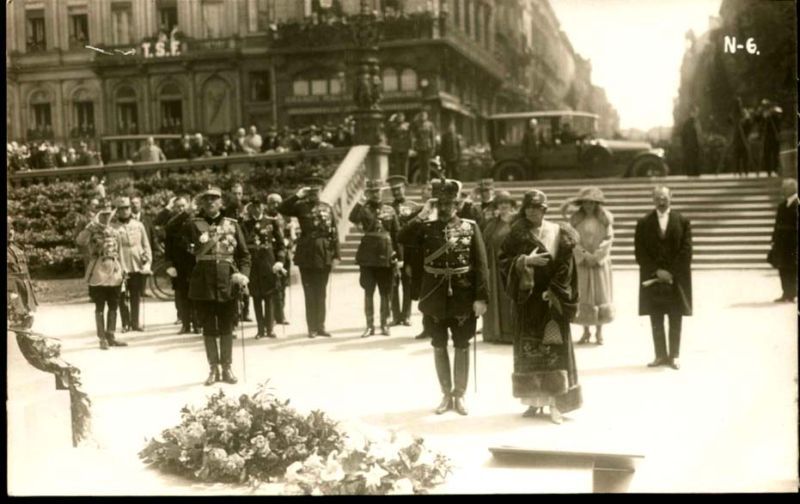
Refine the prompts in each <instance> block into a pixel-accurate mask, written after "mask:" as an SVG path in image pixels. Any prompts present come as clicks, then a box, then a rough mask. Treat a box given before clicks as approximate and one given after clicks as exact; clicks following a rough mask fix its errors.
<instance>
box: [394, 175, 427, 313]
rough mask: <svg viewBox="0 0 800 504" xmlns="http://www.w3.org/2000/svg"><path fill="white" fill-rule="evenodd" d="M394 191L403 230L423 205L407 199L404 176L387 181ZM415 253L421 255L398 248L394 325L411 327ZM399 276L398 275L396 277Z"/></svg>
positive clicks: (411, 249) (407, 249)
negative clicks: (412, 275) (412, 260)
mask: <svg viewBox="0 0 800 504" xmlns="http://www.w3.org/2000/svg"><path fill="white" fill-rule="evenodd" d="M386 181H387V182H388V183H389V188H390V189H391V191H392V198H393V200H392V208H394V211H395V213H396V214H397V219H398V222H399V224H400V227H401V228H402V227H403V226H405V225H406V224H408V222H409V221H410V220H411V219H413V218H414V217H415V216H416V215H417V214H418V213H419V212H420V211H421V210H422V205H420V204H419V203H416V202H414V201H410V200H408V199H406V186H407V185H408V180H407V179H406V178H405V177H404V176H402V175H395V176H392V177H389V178H388V179H386ZM415 253H417V254H418V253H419V252H418V250H417V249H414V248H413V247H404V246H402V245H399V246H398V255H399V257H398V266H399V267H398V269H399V270H400V271H399V273H400V274H399V280H400V281H399V282H395V283H394V287H393V289H392V317H393V319H394V321H393V323H392V325H404V326H410V325H411V261H410V260H409V259H413V258H414V256H415ZM396 276H397V275H396ZM401 286H402V288H403V294H402V303H401V298H400V287H401Z"/></svg>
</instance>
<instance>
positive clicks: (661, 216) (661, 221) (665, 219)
mask: <svg viewBox="0 0 800 504" xmlns="http://www.w3.org/2000/svg"><path fill="white" fill-rule="evenodd" d="M669 211H670V209H669V208H667V209H666V211H664V212H663V213H662V212H659V211H658V210H656V215H657V216H658V227H659V228H660V229H661V233H662V234H665V233H666V232H667V224H668V223H669Z"/></svg>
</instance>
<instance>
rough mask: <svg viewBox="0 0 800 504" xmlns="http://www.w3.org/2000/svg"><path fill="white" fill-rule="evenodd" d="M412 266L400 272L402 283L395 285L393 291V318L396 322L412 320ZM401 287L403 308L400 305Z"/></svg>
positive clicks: (404, 267)
mask: <svg viewBox="0 0 800 504" xmlns="http://www.w3.org/2000/svg"><path fill="white" fill-rule="evenodd" d="M410 268H411V267H410V266H405V265H404V266H403V268H401V270H400V281H399V282H395V283H394V287H393V289H392V317H394V320H395V322H400V321H403V320H408V319H409V318H411V275H410V274H409V272H408V270H409V269H410ZM400 287H402V288H403V298H402V301H403V302H402V307H401V303H400Z"/></svg>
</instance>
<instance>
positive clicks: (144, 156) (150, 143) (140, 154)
mask: <svg viewBox="0 0 800 504" xmlns="http://www.w3.org/2000/svg"><path fill="white" fill-rule="evenodd" d="M133 158H134V160H135V161H136V162H138V163H158V162H160V161H166V160H167V156H165V155H164V151H162V150H161V147H159V146H158V145H156V141H155V139H154V138H153V137H147V140H146V141H145V144H144V145H143V146H142V148H141V149H139V150H138V151H136V154H135V155H134V156H133Z"/></svg>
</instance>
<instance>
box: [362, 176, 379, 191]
mask: <svg viewBox="0 0 800 504" xmlns="http://www.w3.org/2000/svg"><path fill="white" fill-rule="evenodd" d="M383 188H384V185H383V182H381V181H380V180H375V179H368V180H367V184H366V186H365V187H364V190H365V191H380V190H382V189H383Z"/></svg>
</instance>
